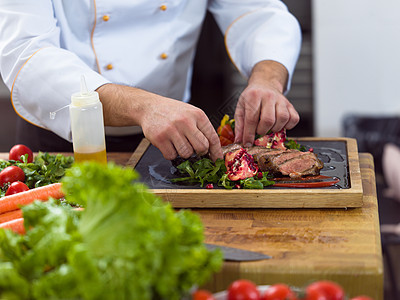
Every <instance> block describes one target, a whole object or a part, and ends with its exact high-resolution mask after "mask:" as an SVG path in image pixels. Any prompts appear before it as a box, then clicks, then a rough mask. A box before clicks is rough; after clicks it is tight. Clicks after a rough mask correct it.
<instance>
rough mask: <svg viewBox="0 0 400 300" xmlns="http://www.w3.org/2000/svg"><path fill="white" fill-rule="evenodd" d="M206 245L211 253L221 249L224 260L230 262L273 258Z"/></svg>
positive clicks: (252, 252)
mask: <svg viewBox="0 0 400 300" xmlns="http://www.w3.org/2000/svg"><path fill="white" fill-rule="evenodd" d="M204 245H205V246H206V248H207V249H208V250H209V251H213V250H215V249H221V251H222V253H223V255H224V260H228V261H254V260H263V259H270V258H272V257H271V256H269V255H266V254H263V253H260V252H254V251H249V250H243V249H239V248H233V247H227V246H219V245H213V244H207V243H205V244H204Z"/></svg>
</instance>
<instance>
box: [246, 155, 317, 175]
mask: <svg viewBox="0 0 400 300" xmlns="http://www.w3.org/2000/svg"><path fill="white" fill-rule="evenodd" d="M254 159H255V161H256V162H257V164H258V166H259V169H260V171H263V172H266V171H268V172H269V173H270V174H273V175H274V176H279V175H286V176H287V175H289V176H290V177H293V178H296V177H301V176H305V175H317V174H319V171H320V169H322V167H323V164H322V162H321V161H320V160H319V159H318V158H317V156H316V155H315V154H314V153H312V152H301V151H299V150H294V149H292V150H277V151H270V152H264V153H257V154H256V155H254Z"/></svg>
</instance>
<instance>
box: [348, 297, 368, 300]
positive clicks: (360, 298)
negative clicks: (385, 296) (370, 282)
mask: <svg viewBox="0 0 400 300" xmlns="http://www.w3.org/2000/svg"><path fill="white" fill-rule="evenodd" d="M350 300H373V299H372V298H370V297H368V296H357V297H354V298H351V299H350Z"/></svg>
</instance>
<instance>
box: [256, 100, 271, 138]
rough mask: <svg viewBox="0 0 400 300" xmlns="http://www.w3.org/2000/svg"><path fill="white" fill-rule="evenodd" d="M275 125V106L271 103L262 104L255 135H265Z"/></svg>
mask: <svg viewBox="0 0 400 300" xmlns="http://www.w3.org/2000/svg"><path fill="white" fill-rule="evenodd" d="M274 124H275V105H274V103H271V102H265V101H264V102H263V104H262V107H261V113H260V121H259V123H258V126H257V134H259V135H266V134H267V133H268V131H270V130H271V128H272V127H273V126H274Z"/></svg>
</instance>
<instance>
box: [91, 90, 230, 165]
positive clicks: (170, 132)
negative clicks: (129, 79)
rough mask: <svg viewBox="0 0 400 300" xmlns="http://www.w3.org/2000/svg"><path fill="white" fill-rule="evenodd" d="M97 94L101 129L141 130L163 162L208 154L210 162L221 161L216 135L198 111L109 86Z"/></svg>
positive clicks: (181, 104) (137, 92) (189, 106)
mask: <svg viewBox="0 0 400 300" xmlns="http://www.w3.org/2000/svg"><path fill="white" fill-rule="evenodd" d="M97 91H98V92H99V95H100V100H101V102H102V103H103V108H104V124H105V125H108V126H116V127H118V126H132V125H139V126H141V127H142V130H143V133H144V135H145V137H146V138H147V139H148V140H149V141H150V142H151V143H152V144H153V145H154V146H156V147H157V148H158V149H160V151H161V152H162V154H163V156H164V157H165V158H166V159H168V160H172V159H174V158H176V157H177V155H180V156H181V157H183V158H189V157H190V156H191V155H192V154H193V153H197V154H199V155H204V154H207V153H209V154H210V157H211V159H213V160H214V161H215V160H216V159H217V158H222V157H223V156H222V149H221V144H220V141H219V138H218V135H217V133H216V131H215V129H214V128H213V126H212V125H211V123H210V121H209V119H208V118H207V116H206V114H205V113H204V112H203V111H202V110H201V109H199V108H197V107H195V106H193V105H190V104H187V103H184V102H182V101H178V100H174V99H170V98H166V97H162V96H160V95H156V94H154V93H150V92H147V91H144V90H141V89H138V88H134V87H129V86H124V85H118V84H112V83H109V84H105V85H103V86H101V87H99V88H98V89H97Z"/></svg>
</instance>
